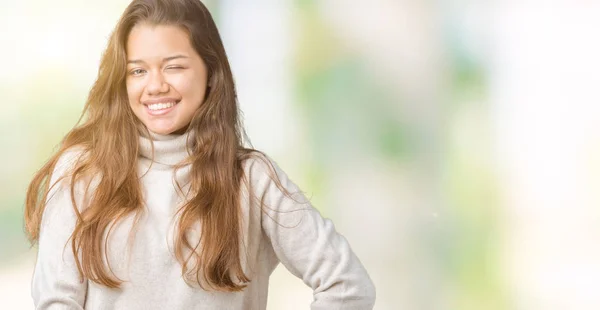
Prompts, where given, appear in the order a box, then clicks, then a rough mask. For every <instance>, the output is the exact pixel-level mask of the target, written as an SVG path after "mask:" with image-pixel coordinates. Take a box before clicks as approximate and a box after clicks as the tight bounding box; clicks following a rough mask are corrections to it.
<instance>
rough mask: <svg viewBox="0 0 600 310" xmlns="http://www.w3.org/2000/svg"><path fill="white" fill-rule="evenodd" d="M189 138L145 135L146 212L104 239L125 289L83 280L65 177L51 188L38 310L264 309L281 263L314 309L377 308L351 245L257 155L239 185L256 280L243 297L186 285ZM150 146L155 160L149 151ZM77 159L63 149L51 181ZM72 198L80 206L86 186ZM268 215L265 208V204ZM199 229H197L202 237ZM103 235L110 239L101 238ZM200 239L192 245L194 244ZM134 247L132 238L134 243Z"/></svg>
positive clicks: (246, 253) (249, 263)
mask: <svg viewBox="0 0 600 310" xmlns="http://www.w3.org/2000/svg"><path fill="white" fill-rule="evenodd" d="M188 138H189V137H188V134H184V135H157V134H152V135H151V137H149V138H145V137H140V138H139V139H140V140H139V141H140V143H139V144H140V149H139V153H140V156H139V158H138V161H137V165H138V167H137V168H138V173H139V176H140V179H141V186H142V193H143V197H144V203H145V208H144V211H143V212H142V213H141V216H140V218H139V222H138V223H137V224H136V225H135V229H134V231H135V234H133V238H130V236H132V235H131V234H130V232H131V231H132V225H133V220H134V216H133V215H132V216H130V217H127V218H125V219H124V220H122V221H120V222H118V224H117V225H115V227H114V228H113V230H112V232H111V233H110V235H109V238H108V240H107V241H108V248H107V253H106V256H107V259H108V263H109V265H110V267H111V269H112V272H114V274H115V275H116V276H117V277H118V278H119V279H121V280H123V281H124V282H123V283H122V284H121V285H120V287H119V288H108V287H106V286H103V285H99V284H97V283H95V282H92V281H90V280H88V279H86V278H83V281H80V276H79V272H78V270H77V266H76V263H75V259H74V256H73V253H72V251H71V243H70V240H69V238H70V237H71V234H72V232H73V228H74V227H75V223H76V215H75V212H74V210H73V206H72V202H71V193H70V185H69V181H70V180H69V179H70V178H65V179H64V180H63V181H62V182H60V183H59V184H57V186H55V187H54V188H52V190H51V191H50V193H49V195H48V198H47V201H46V208H45V210H44V213H43V217H42V224H41V228H40V238H39V244H38V254H37V261H36V265H35V270H34V274H33V278H32V297H33V300H34V304H35V306H36V309H91V310H95V309H127V310H134V309H140V310H142V309H143V310H147V309H257V310H263V309H266V305H267V291H268V286H269V276H270V275H271V273H272V272H273V270H274V269H275V267H276V266H277V265H278V264H279V263H280V262H281V263H282V264H283V265H284V266H285V267H286V268H287V269H288V270H289V271H290V272H291V273H292V274H294V275H295V276H297V277H298V278H300V279H302V281H304V283H305V284H306V285H308V286H309V287H311V288H312V290H313V296H314V299H313V301H312V303H311V309H327V310H336V309H361V310H363V309H372V308H373V304H374V301H375V287H374V285H373V283H372V281H371V279H370V278H369V276H368V274H367V272H366V270H365V268H364V267H363V266H362V264H361V263H360V261H359V259H358V258H357V257H356V255H355V254H354V253H353V251H352V250H351V248H350V246H349V244H348V242H347V241H346V239H345V238H344V237H343V236H342V235H340V234H339V233H338V232H337V231H336V230H335V228H334V225H333V223H332V222H331V221H330V220H328V219H324V218H323V217H322V216H321V215H320V213H319V212H318V211H317V210H316V209H315V208H313V207H312V206H311V205H310V203H308V202H307V200H306V198H305V197H304V196H303V194H302V193H301V192H300V190H299V188H298V187H297V186H296V185H295V184H294V183H293V182H292V181H291V180H290V179H289V178H288V177H287V175H286V174H285V173H284V172H283V171H282V170H281V169H280V168H279V166H277V164H276V163H275V162H274V161H273V160H272V159H270V158H267V160H269V161H270V162H271V163H272V164H273V167H274V168H275V171H276V174H277V176H278V178H279V179H280V181H281V183H282V185H283V186H284V187H285V188H286V189H287V190H288V191H289V192H290V193H294V199H290V198H289V197H287V196H285V195H284V194H283V193H282V192H281V190H279V189H278V187H277V186H276V183H275V182H274V181H273V180H272V179H271V177H270V174H269V168H268V165H267V164H265V163H264V162H263V161H262V160H260V159H257V158H251V159H248V160H246V162H245V163H244V166H243V168H244V173H245V175H246V177H247V179H248V180H249V182H248V184H249V185H248V186H241V192H240V193H241V195H240V207H241V214H242V225H241V227H242V232H241V241H242V242H241V243H242V248H241V249H240V252H241V254H240V255H241V262H242V267H243V270H244V272H245V273H246V275H247V276H248V277H249V278H250V280H251V281H250V282H249V283H248V286H247V287H246V288H245V289H244V290H243V291H241V292H215V291H211V290H205V289H202V288H200V287H199V286H197V285H196V286H194V285H192V286H190V285H188V284H187V283H186V282H185V281H184V278H183V277H182V274H181V271H182V270H181V265H180V263H179V262H178V261H177V259H176V258H175V255H174V246H173V243H174V232H175V229H176V223H177V216H178V213H177V212H176V211H177V209H178V207H179V206H180V205H181V204H182V202H185V199H186V198H185V197H183V195H181V193H180V192H179V191H178V190H177V187H176V185H175V182H174V179H177V181H178V182H179V183H180V184H181V185H182V186H183V190H184V192H186V189H189V172H190V167H191V166H185V167H183V168H181V169H179V170H177V172H176V173H174V169H173V166H174V165H175V164H177V163H179V162H181V161H182V160H184V159H185V158H186V157H187V156H188V151H187V149H188V148H187V143H188V141H190V139H188ZM152 145H154V154H153V153H152ZM80 155H81V152H78V151H76V150H71V151H68V152H65V153H64V154H63V155H62V156H61V157H60V158H59V160H58V162H57V165H56V167H55V169H54V172H53V173H52V176H51V180H50V184H53V183H54V181H56V180H57V179H58V178H59V177H60V176H63V175H67V174H68V173H69V171H70V168H71V167H72V166H73V164H74V162H75V161H76V160H77V158H78V157H79V156H80ZM75 189H76V191H75V195H76V197H75V201H76V202H77V205H78V207H80V206H82V207H84V206H85V204H84V202H85V199H84V197H83V196H84V195H83V194H82V193H83V186H82V185H81V184H76V186H75ZM263 195H264V198H265V199H264V203H265V205H266V206H268V207H267V208H262V210H261V206H260V200H256V199H251V198H250V197H259V198H260V197H263ZM199 225H201V223H198V226H196V228H197V230H196V231H195V232H196V234H194V233H193V232H192V234H191V238H192V240H198V239H197V238H199V235H200V234H199V231H200V226H199ZM105 237H106V233H105ZM194 238H196V239H194ZM128 240H129V241H128Z"/></svg>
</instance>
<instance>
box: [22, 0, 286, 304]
mask: <svg viewBox="0 0 600 310" xmlns="http://www.w3.org/2000/svg"><path fill="white" fill-rule="evenodd" d="M140 23H145V24H150V25H176V26H178V27H181V29H183V30H184V31H186V32H187V33H188V34H189V38H190V42H191V44H192V46H193V47H194V49H195V50H196V52H197V53H198V54H199V55H200V57H201V58H202V60H203V61H204V62H205V64H206V66H207V69H208V78H209V81H210V85H211V87H210V89H209V90H207V92H208V93H207V95H206V99H205V101H204V103H203V104H202V105H201V106H200V108H199V109H198V111H197V112H196V114H195V115H194V117H193V119H192V121H191V122H190V124H189V127H188V129H187V130H188V131H191V133H193V134H191V135H190V137H192V139H193V141H192V143H190V145H191V146H190V154H191V155H190V157H189V158H188V160H187V163H189V164H191V183H190V184H191V185H190V189H191V193H193V195H192V197H191V198H190V199H189V200H188V201H187V202H186V203H185V204H184V205H183V206H182V207H181V208H180V209H179V210H178V211H179V215H180V217H179V221H178V224H177V228H178V230H177V233H176V236H175V255H176V258H177V260H178V261H179V262H180V264H181V266H182V276H184V278H185V279H186V282H188V278H189V276H193V278H195V280H196V281H197V283H198V284H199V285H200V286H201V287H203V288H206V286H205V285H203V284H206V285H207V286H208V287H209V288H212V289H214V290H219V291H231V292H233V291H240V290H242V289H243V288H244V287H245V286H246V284H245V283H247V282H249V281H250V279H249V278H248V277H247V275H246V274H245V273H244V271H243V268H242V263H241V261H240V259H241V258H240V254H241V253H240V245H241V242H242V241H241V238H240V233H241V212H240V206H239V204H240V188H241V182H242V180H244V179H245V176H244V170H243V163H244V161H245V160H246V159H248V158H250V157H252V156H255V155H259V157H260V158H262V159H263V160H265V161H266V162H269V161H268V160H267V159H266V155H265V154H264V153H262V152H259V151H257V150H254V149H253V148H246V147H244V146H243V143H244V140H243V135H244V130H243V127H242V124H241V121H240V117H239V108H238V103H237V97H236V92H235V85H234V81H233V77H232V73H231V69H230V66H229V62H228V60H227V56H226V54H225V49H224V47H223V43H222V42H221V38H220V36H219V33H218V30H217V27H216V25H215V23H214V21H213V19H212V17H211V14H210V12H209V11H208V9H207V8H206V7H205V6H204V5H203V4H202V3H201V2H200V1H199V0H134V1H132V2H131V4H130V5H129V6H128V7H127V8H126V9H125V12H124V13H123V15H122V16H121V18H120V20H119V21H118V23H117V25H116V28H115V30H114V31H113V33H112V35H111V36H110V38H109V41H108V46H107V48H106V51H105V52H104V54H103V56H102V60H101V63H100V67H99V71H98V77H97V80H96V81H95V83H94V85H93V87H92V89H91V90H90V93H89V96H88V99H87V102H86V104H85V107H84V109H83V112H82V115H81V118H80V119H79V121H78V123H77V125H76V126H75V127H74V128H73V129H72V130H71V131H70V132H69V133H68V134H67V135H66V136H65V137H64V139H63V140H62V142H61V144H60V147H59V149H58V151H57V153H56V154H54V155H53V156H52V157H51V158H50V159H49V160H48V162H47V163H46V164H45V165H44V166H43V167H42V168H41V169H40V170H39V171H38V172H37V173H36V174H35V176H34V177H33V180H32V181H31V183H30V185H29V188H28V191H27V197H26V207H25V227H26V231H27V233H28V237H29V239H30V241H31V242H32V244H35V243H36V242H37V241H38V239H39V233H40V224H41V220H42V214H43V212H44V208H45V204H46V201H47V197H48V193H49V191H50V189H52V187H53V186H54V185H56V183H58V181H60V180H58V181H57V182H55V183H54V184H52V185H50V184H49V183H50V180H51V175H52V172H53V171H54V169H55V166H56V163H57V161H58V160H59V158H61V156H62V155H64V154H65V152H67V151H69V150H71V149H73V148H75V147H80V148H82V149H83V150H84V152H83V153H84V154H85V156H80V157H79V160H78V161H77V162H76V163H75V164H74V165H73V167H72V168H71V169H70V174H69V175H68V176H69V177H70V190H71V200H72V203H73V209H74V211H75V213H76V216H77V221H76V224H75V228H74V231H73V234H72V235H71V239H70V241H71V249H72V251H73V254H74V256H75V257H76V258H77V259H76V262H77V268H78V269H79V272H80V275H81V276H82V277H86V278H87V279H89V280H91V281H94V282H96V283H99V284H102V285H105V286H107V287H111V288H115V287H119V286H120V284H121V283H122V280H120V279H118V278H117V277H116V276H115V275H114V274H112V276H111V275H110V274H109V272H108V271H109V270H110V266H108V265H107V264H108V260H106V264H105V263H104V261H103V255H106V247H107V245H106V240H103V235H104V233H105V232H108V234H110V231H111V228H112V227H113V225H114V224H115V223H116V222H118V221H120V220H122V219H124V218H125V217H126V216H129V215H132V214H135V215H136V219H137V215H139V213H140V212H141V211H142V210H143V198H142V191H141V188H140V180H139V175H138V171H137V160H138V159H137V158H138V148H139V144H138V143H139V136H140V135H146V136H147V135H148V134H149V133H148V130H147V129H146V128H145V127H144V126H143V124H141V122H140V121H139V120H138V119H137V118H136V117H135V116H134V114H133V112H132V111H131V108H130V107H129V103H128V97H127V89H126V86H125V77H126V56H127V55H126V48H125V47H126V44H127V39H128V35H129V33H130V31H131V29H132V28H133V27H134V26H135V25H138V24H140ZM244 137H245V135H244ZM179 167H181V166H179ZM270 167H271V171H273V170H272V169H273V166H272V165H271V166H270ZM273 175H274V174H273V173H271V176H273ZM88 176H97V177H98V178H97V183H96V184H95V185H94V190H93V195H91V196H90V197H91V198H90V199H89V201H88V202H87V203H86V205H85V208H79V207H78V206H77V203H76V201H75V183H76V182H78V181H81V180H84V179H86V180H88V179H89V178H87V177H88ZM65 177H67V175H65V176H63V178H65ZM61 179H62V178H61ZM275 180H276V181H277V182H276V184H277V187H279V188H280V189H281V190H283V191H284V192H285V193H286V195H289V193H288V192H286V191H285V189H283V188H282V186H281V183H280V182H279V180H278V179H277V178H275ZM178 186H179V189H181V186H180V185H179V184H178ZM88 187H89V183H88ZM86 195H87V191H86ZM198 221H201V222H202V225H201V227H202V228H201V236H202V237H201V240H200V241H199V242H198V244H193V243H192V242H191V241H190V239H188V237H187V234H186V232H189V230H190V229H192V226H193V225H194V224H195V223H197V222H198ZM107 238H108V236H107ZM99 253H103V255H100V254H99ZM188 283H189V282H188Z"/></svg>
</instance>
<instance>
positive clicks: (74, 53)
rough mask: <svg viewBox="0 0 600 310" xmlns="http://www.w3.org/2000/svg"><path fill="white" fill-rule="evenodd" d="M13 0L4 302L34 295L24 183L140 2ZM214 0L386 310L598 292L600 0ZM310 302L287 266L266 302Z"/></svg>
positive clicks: (242, 91) (250, 124) (3, 79)
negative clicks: (124, 17) (116, 29)
mask: <svg viewBox="0 0 600 310" xmlns="http://www.w3.org/2000/svg"><path fill="white" fill-rule="evenodd" d="M0 1H1V2H0V29H2V30H1V32H0V44H1V46H2V49H1V50H0V56H1V57H0V58H1V59H3V65H2V70H0V93H2V94H3V95H5V96H7V99H8V100H7V102H6V103H5V104H3V105H2V113H0V131H1V132H2V133H3V134H2V135H0V142H1V145H2V146H3V150H4V151H3V152H0V160H1V161H2V162H3V163H5V164H4V166H3V168H2V171H1V173H0V181H1V183H0V184H1V185H2V187H1V189H0V299H2V300H3V301H4V303H5V304H8V305H11V307H10V308H11V309H29V308H31V307H32V303H31V298H30V296H29V292H30V288H29V285H30V278H31V272H32V269H33V266H34V262H35V248H30V246H29V244H28V243H27V241H26V238H25V235H24V233H23V218H22V214H23V204H24V196H25V190H26V188H27V185H28V182H29V181H30V179H31V177H32V175H33V173H34V172H35V171H36V169H39V168H40V167H41V165H42V164H43V163H44V161H45V160H47V159H48V157H49V155H50V154H52V152H53V151H55V147H56V145H57V143H58V142H59V141H60V139H61V138H62V137H63V136H64V134H65V133H66V132H67V131H68V130H69V129H70V128H72V126H73V125H74V124H75V123H76V121H77V119H78V117H79V114H80V113H81V110H82V107H83V104H84V102H85V99H86V96H87V92H88V90H89V88H90V87H91V85H92V83H93V81H94V78H95V75H96V72H97V66H98V62H99V58H100V55H101V53H102V52H103V49H104V47H105V44H106V39H107V38H108V36H109V34H110V32H111V30H112V28H113V26H114V24H115V22H116V21H117V20H118V18H119V16H120V14H121V12H122V11H123V9H124V8H125V7H126V6H127V4H128V3H129V1H125V0H104V1H86V2H85V3H83V2H80V1H69V0H57V1H52V2H48V1H41V0H30V1H19V2H16V1H11V2H9V1H5V0H0ZM205 3H206V4H207V5H208V6H209V7H210V9H211V11H212V12H213V15H214V18H215V20H216V21H217V24H218V26H219V29H220V31H221V35H222V37H223V40H224V43H225V46H226V50H227V53H228V56H229V58H230V61H231V64H232V67H233V71H234V75H235V79H236V82H237V87H238V93H239V100H240V105H241V108H242V110H243V112H244V118H245V124H246V129H247V131H248V134H249V136H250V138H251V140H252V143H253V145H254V147H256V148H258V149H261V150H263V151H266V152H267V153H268V154H270V155H271V156H272V157H273V158H274V159H275V160H276V161H278V162H279V163H280V165H281V166H282V168H283V169H284V170H285V171H286V172H287V173H288V174H289V175H290V177H291V178H292V179H293V180H294V181H295V182H296V183H298V184H299V185H300V187H301V188H302V189H303V190H304V191H305V192H307V193H309V196H311V197H312V201H313V204H314V205H315V207H317V208H318V209H319V210H321V212H322V213H323V214H324V215H325V216H326V217H329V218H331V219H332V220H333V221H334V223H335V224H336V227H337V229H338V231H339V232H341V233H342V234H343V235H344V236H346V238H347V239H348V240H349V242H350V244H351V245H352V248H353V250H354V251H355V252H356V254H357V255H358V256H359V258H360V259H361V261H362V262H363V264H364V265H365V267H366V268H367V270H368V271H369V273H370V275H371V277H372V279H373V280H374V282H375V284H376V286H377V303H376V307H375V309H382V310H383V309H452V310H454V309H456V310H463V309H464V310H471V309H473V310H475V309H490V310H495V309H535V310H538V309H598V307H600V294H597V293H596V292H595V291H594V289H593V288H594V287H595V286H597V285H598V284H600V283H599V282H600V260H599V259H600V250H598V246H597V244H598V243H597V241H599V240H600V225H598V224H599V223H600V221H599V220H600V212H599V208H598V206H600V194H598V190H597V187H598V186H597V185H598V184H600V177H599V175H600V160H599V158H600V156H599V155H600V142H599V141H600V139H599V138H600V125H599V124H600V113H599V112H600V108H599V105H598V99H600V96H599V94H598V93H597V91H594V87H597V85H598V82H600V79H599V75H598V72H600V70H599V69H600V61H599V60H598V57H597V55H600V53H599V52H600V46H599V43H598V40H595V39H593V38H594V37H595V35H596V34H595V32H596V31H595V29H598V27H599V26H600V21H599V19H597V18H596V17H597V16H600V15H598V13H600V5H596V4H594V3H592V2H589V3H588V2H585V3H584V2H581V3H579V2H578V3H573V2H565V3H563V4H560V3H556V4H553V5H551V6H546V5H545V3H544V2H542V1H535V0H534V1H529V2H527V3H526V4H519V3H512V2H503V1H474V0H461V1H450V0H440V1H407V0H399V1H393V0H375V1H334V0H327V1H325V0H323V1H317V0H277V1H275V0H256V1H252V2H249V1H237V0H220V1H218V0H212V1H205ZM542 7H543V9H541V8H542ZM594 16H595V17H594ZM311 300H312V297H311V291H310V290H309V289H308V288H306V287H305V286H304V285H303V284H302V282H301V281H300V280H299V279H296V278H294V277H293V276H291V275H290V274H289V273H287V271H285V270H284V268H282V267H281V268H278V269H277V270H276V271H275V273H274V275H273V277H272V283H271V289H270V293H269V309H308V308H309V305H310V302H311Z"/></svg>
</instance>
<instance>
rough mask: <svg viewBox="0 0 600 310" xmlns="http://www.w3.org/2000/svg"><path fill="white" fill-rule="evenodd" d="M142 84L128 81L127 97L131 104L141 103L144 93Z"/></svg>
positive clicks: (126, 85)
mask: <svg viewBox="0 0 600 310" xmlns="http://www.w3.org/2000/svg"><path fill="white" fill-rule="evenodd" d="M141 84H142V83H140V82H136V81H127V83H126V84H125V87H126V88H127V97H128V98H129V104H132V105H133V104H134V103H137V102H139V100H140V96H141V93H142V91H143V86H142V85H141Z"/></svg>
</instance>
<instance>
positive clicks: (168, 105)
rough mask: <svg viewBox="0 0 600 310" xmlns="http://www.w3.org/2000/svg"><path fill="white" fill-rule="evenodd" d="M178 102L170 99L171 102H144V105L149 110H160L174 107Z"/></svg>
mask: <svg viewBox="0 0 600 310" xmlns="http://www.w3.org/2000/svg"><path fill="white" fill-rule="evenodd" d="M178 103H179V101H171V102H162V103H152V104H144V105H145V106H146V108H148V110H150V111H162V110H168V109H170V108H172V107H174V106H175V105H176V104H178Z"/></svg>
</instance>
